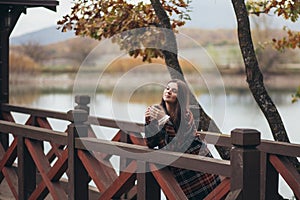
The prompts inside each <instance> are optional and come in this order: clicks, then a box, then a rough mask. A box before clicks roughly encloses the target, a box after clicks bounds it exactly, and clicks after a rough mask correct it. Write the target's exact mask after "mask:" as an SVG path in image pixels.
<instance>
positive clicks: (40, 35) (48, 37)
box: [10, 26, 75, 45]
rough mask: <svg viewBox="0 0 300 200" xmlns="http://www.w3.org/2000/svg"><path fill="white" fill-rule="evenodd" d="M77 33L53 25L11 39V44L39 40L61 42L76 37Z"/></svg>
mask: <svg viewBox="0 0 300 200" xmlns="http://www.w3.org/2000/svg"><path fill="white" fill-rule="evenodd" d="M74 37H75V34H74V32H72V31H68V32H64V33H63V32H61V31H60V30H57V29H56V26H51V27H49V28H45V29H41V30H39V31H34V32H31V33H27V34H24V35H20V36H17V37H13V38H11V39H10V44H11V45H21V44H24V43H28V42H30V41H31V42H37V43H39V44H41V45H48V44H52V43H57V42H61V41H64V40H67V39H71V38H74Z"/></svg>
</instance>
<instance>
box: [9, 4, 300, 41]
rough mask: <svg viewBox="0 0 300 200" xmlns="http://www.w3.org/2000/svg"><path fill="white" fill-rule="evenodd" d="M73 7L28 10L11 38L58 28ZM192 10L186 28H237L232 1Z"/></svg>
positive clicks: (297, 24) (275, 21) (203, 5)
mask: <svg viewBox="0 0 300 200" xmlns="http://www.w3.org/2000/svg"><path fill="white" fill-rule="evenodd" d="M131 1H137V0H131ZM71 6H72V0H60V1H59V6H57V12H53V11H51V10H48V9H46V8H28V9H27V14H26V15H25V14H22V15H21V17H20V19H19V21H18V23H17V24H16V27H15V28H14V30H13V32H12V35H11V36H12V37H14V36H18V35H22V34H25V33H30V32H33V31H36V30H40V29H43V28H47V27H50V26H56V22H57V21H58V20H59V19H61V18H62V16H63V15H65V14H67V13H69V11H70V8H71ZM191 8H192V13H191V14H190V15H191V18H192V20H191V21H189V22H188V23H187V25H186V27H196V28H204V29H216V28H226V29H228V28H229V29H232V28H235V27H236V19H235V14H234V10H233V7H232V4H231V1H230V0H193V1H192V5H191ZM273 18H275V19H276V20H273V21H272V22H270V23H273V24H274V26H277V25H278V24H280V25H282V24H283V23H285V24H286V23H287V22H286V21H284V20H278V18H277V17H273ZM287 25H288V26H289V27H291V28H292V29H298V30H299V29H300V24H299V22H297V23H296V24H295V23H294V24H291V23H290V24H287Z"/></svg>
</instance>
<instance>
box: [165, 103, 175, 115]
mask: <svg viewBox="0 0 300 200" xmlns="http://www.w3.org/2000/svg"><path fill="white" fill-rule="evenodd" d="M166 109H167V111H168V113H169V114H170V115H172V114H171V113H174V112H175V105H173V104H169V103H166Z"/></svg>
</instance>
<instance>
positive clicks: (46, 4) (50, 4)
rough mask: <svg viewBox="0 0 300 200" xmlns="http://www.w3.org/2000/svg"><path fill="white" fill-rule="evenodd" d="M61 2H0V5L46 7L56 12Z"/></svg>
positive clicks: (49, 0)
mask: <svg viewBox="0 0 300 200" xmlns="http://www.w3.org/2000/svg"><path fill="white" fill-rule="evenodd" d="M58 4H59V2H58V1H55V0H48V1H42V0H40V1H38V0H35V1H29V0H28V1H24V0H10V1H0V5H9V6H26V7H45V8H48V9H50V10H53V11H56V6H58Z"/></svg>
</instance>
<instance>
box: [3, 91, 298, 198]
mask: <svg viewBox="0 0 300 200" xmlns="http://www.w3.org/2000/svg"><path fill="white" fill-rule="evenodd" d="M75 101H76V103H77V104H78V105H77V106H76V107H75V109H74V110H71V111H69V112H67V113H64V112H54V111H48V110H41V109H32V108H24V107H20V106H13V105H9V104H3V105H1V117H2V120H0V132H1V134H0V137H1V145H0V156H1V161H0V171H1V173H0V181H1V182H2V181H3V180H4V179H5V180H6V181H7V183H8V185H9V188H10V190H11V192H12V194H13V195H14V197H15V199H44V198H46V197H47V196H48V197H52V199H59V200H60V199H82V200H86V199H151V200H152V199H160V198H161V192H160V191H161V190H162V191H163V193H164V195H165V196H166V198H167V199H187V198H186V196H185V195H184V193H183V192H182V190H181V188H180V187H179V185H178V184H177V182H176V180H175V178H174V177H173V176H172V174H171V172H170V171H169V169H168V167H166V166H174V167H180V168H186V169H190V170H195V171H202V172H206V173H213V174H218V175H220V176H221V177H222V183H221V184H220V185H219V186H218V187H217V188H216V189H215V190H214V191H212V192H211V193H210V194H209V195H208V196H207V197H206V199H227V200H229V199H249V200H250V199H251V200H253V199H272V200H273V199H278V196H279V194H278V182H279V174H280V175H281V176H282V177H283V178H284V180H285V181H286V182H287V184H288V185H289V186H290V188H291V189H292V190H293V192H294V195H295V197H296V198H298V199H299V198H300V175H299V173H298V172H297V170H296V169H295V168H294V166H292V165H291V164H290V162H289V160H288V159H287V157H286V156H292V157H300V145H299V144H287V143H280V142H273V141H266V140H260V133H259V132H258V131H256V130H252V129H235V130H233V131H232V132H231V134H230V135H229V134H228V135H223V134H217V133H208V132H199V137H202V138H205V140H206V141H207V142H208V143H211V144H214V145H217V146H225V147H232V148H231V160H230V161H227V160H220V159H214V158H207V157H201V156H197V155H190V154H180V153H176V152H168V151H155V150H151V149H148V148H147V147H146V146H145V141H144V138H143V132H144V125H143V124H139V123H133V122H125V121H116V120H113V119H104V118H99V117H93V116H89V114H88V113H89V108H88V104H89V97H87V96H77V97H76V99H75ZM13 113H21V114H25V115H27V116H28V119H27V121H26V123H25V124H19V123H16V122H15V119H14V117H13ZM51 119H55V120H61V121H64V122H66V124H67V125H66V126H67V127H66V131H57V130H53V128H52V127H51V124H50V123H49V120H51ZM94 127H105V128H112V129H113V130H116V132H114V133H113V135H110V137H111V138H112V140H111V141H110V140H103V139H98V138H97V137H96V135H97V131H96V130H95V128H94ZM120 127H121V129H120ZM108 134H111V131H110V133H108ZM9 135H10V136H9ZM46 144H47V145H46ZM48 149H49V150H48ZM153 155H155V156H153ZM116 157H117V158H119V162H120V164H119V165H120V166H119V168H120V170H119V171H118V170H115V169H114V167H113V163H112V160H113V158H116Z"/></svg>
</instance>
